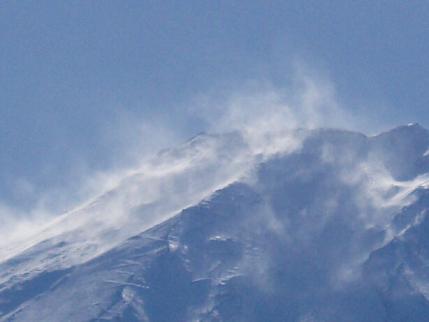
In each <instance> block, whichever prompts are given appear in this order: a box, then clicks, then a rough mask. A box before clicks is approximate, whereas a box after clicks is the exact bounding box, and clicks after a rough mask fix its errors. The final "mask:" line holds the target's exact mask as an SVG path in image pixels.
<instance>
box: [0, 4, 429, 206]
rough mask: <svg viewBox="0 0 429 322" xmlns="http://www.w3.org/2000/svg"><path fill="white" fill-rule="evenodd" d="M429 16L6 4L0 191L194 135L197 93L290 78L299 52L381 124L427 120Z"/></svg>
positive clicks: (28, 200) (18, 200)
mask: <svg viewBox="0 0 429 322" xmlns="http://www.w3.org/2000/svg"><path fill="white" fill-rule="evenodd" d="M428 18H429V2H427V1H396V0H393V1H335V0H334V1H329V2H326V1H302V0H300V1H252V0H249V1H190V0H189V1H141V0H140V1H7V0H5V1H1V3H0V40H1V47H0V147H1V153H0V182H1V183H0V200H3V201H4V202H6V203H10V204H14V205H19V206H22V207H25V206H31V205H32V204H33V203H34V202H35V201H36V200H37V199H38V198H39V197H40V194H41V193H42V192H46V191H50V189H54V190H55V189H57V188H59V187H65V186H67V187H70V190H73V187H77V186H78V185H79V184H80V182H81V181H82V178H84V177H85V176H87V175H89V174H90V173H92V172H93V171H95V170H100V169H101V170H102V169H109V168H112V167H115V166H120V165H122V163H126V162H129V160H131V159H132V153H131V154H130V155H128V154H129V153H128V152H127V151H129V150H133V149H137V148H141V147H142V143H141V142H143V146H144V145H145V144H146V145H148V146H151V147H152V148H153V146H157V145H158V143H159V145H160V146H161V145H168V141H169V140H168V139H169V138H170V136H168V135H167V136H165V137H164V140H160V138H159V137H157V136H159V135H160V134H159V132H158V131H155V129H156V128H157V124H163V127H164V128H166V129H168V130H171V132H175V133H178V135H177V136H178V137H179V138H180V139H182V138H183V139H184V138H186V137H190V136H192V135H194V134H195V133H198V132H199V131H202V130H204V129H205V127H204V123H202V122H201V120H200V119H199V118H198V117H195V116H193V115H191V114H190V113H189V111H188V110H187V106H188V105H189V104H191V102H193V99H194V97H195V96H196V95H199V94H203V93H206V92H211V93H213V92H214V93H216V91H217V90H219V91H222V90H223V89H234V88H239V87H240V86H241V85H242V84H243V83H247V82H252V81H255V80H256V81H267V82H270V83H272V84H274V85H275V86H278V87H280V88H281V87H287V86H288V83H289V82H290V75H291V73H292V67H291V66H292V65H293V62H294V61H297V60H298V61H300V62H303V63H305V65H307V66H310V67H311V68H312V69H314V70H317V71H318V72H320V73H321V74H323V75H325V76H326V77H328V78H329V79H330V80H331V81H332V82H333V83H334V84H335V87H336V91H337V94H338V96H339V98H340V100H341V102H342V105H343V106H345V107H346V108H347V109H348V111H349V113H351V114H356V115H357V116H359V117H361V116H362V114H365V115H367V117H368V118H370V119H371V124H372V125H371V126H372V127H375V128H377V129H378V128H383V127H384V126H386V125H388V126H393V125H395V124H403V123H408V122H413V121H418V122H420V123H421V124H422V125H424V126H426V127H429V113H428V112H427V102H428V100H429V91H428V90H427V88H428V87H429V86H428V85H429V76H428V75H429V70H428V69H429V56H428V55H427V53H428V49H429V48H428V47H429V19H428ZM139 122H144V123H145V124H154V126H153V128H154V130H153V131H150V130H149V131H146V132H144V134H145V135H143V136H142V135H141V132H139V130H137V128H139V127H138V123H139ZM136 124H137V125H136Z"/></svg>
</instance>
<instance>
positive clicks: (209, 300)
mask: <svg viewBox="0 0 429 322" xmlns="http://www.w3.org/2000/svg"><path fill="white" fill-rule="evenodd" d="M303 133H304V134H303ZM296 137H299V138H300V144H299V146H298V147H297V148H295V149H294V150H292V151H279V152H278V153H275V154H266V155H263V154H262V155H261V154H260V153H259V150H258V152H257V153H255V152H254V150H253V149H252V147H251V146H249V145H248V144H247V143H246V140H245V138H243V137H241V136H240V135H238V134H232V136H227V137H224V136H218V137H210V136H202V137H197V138H196V139H194V141H191V142H190V143H189V144H188V145H186V146H185V147H183V148H182V149H179V150H176V151H170V152H166V153H167V154H168V158H167V160H168V162H167V163H170V162H171V161H173V160H176V159H180V156H181V155H183V154H185V155H189V154H191V155H194V156H195V155H196V156H198V157H197V158H191V160H197V161H194V162H190V163H186V164H188V167H184V169H187V170H186V171H185V172H180V171H179V173H180V174H181V176H180V175H179V177H178V176H168V175H166V173H169V172H160V173H161V174H162V178H161V179H159V180H164V181H163V182H165V183H164V187H165V188H164V189H161V190H162V192H163V193H162V194H157V196H159V197H158V199H156V201H155V202H156V203H159V205H157V206H156V207H153V203H145V202H142V200H145V198H147V196H146V195H145V193H146V190H145V189H141V187H145V184H147V182H148V181H145V180H147V178H141V180H138V181H134V178H131V179H130V178H128V179H127V180H125V181H124V182H123V185H121V186H120V187H118V188H117V189H116V190H114V191H111V192H109V193H108V194H106V195H103V196H101V197H100V198H99V199H97V201H96V203H95V204H96V205H97V206H95V207H94V203H92V204H89V205H88V206H86V207H84V208H83V209H82V210H80V211H78V212H77V213H72V214H69V215H68V216H67V218H66V219H61V220H60V221H59V223H55V225H63V224H64V220H66V222H67V221H68V220H70V221H71V222H73V220H74V219H73V218H74V216H76V217H77V218H80V216H83V217H84V218H86V217H88V218H87V219H86V220H76V222H77V223H78V224H76V225H72V229H67V230H66V231H63V230H57V229H55V234H53V233H45V232H43V233H42V234H40V235H39V237H38V238H35V239H34V240H33V242H32V243H30V245H29V247H28V248H27V249H25V250H23V251H21V250H18V251H15V253H12V255H11V257H9V258H7V259H5V260H4V261H3V262H2V263H1V264H0V271H1V274H0V278H1V284H0V312H2V313H1V316H2V317H1V320H3V321H45V322H48V321H297V322H310V321H318V322H320V321H374V322H375V321H389V322H391V321H415V322H419V321H426V320H425V318H426V317H427V316H428V314H429V302H428V299H427V296H429V268H428V267H429V266H428V265H427V263H428V255H429V241H428V237H427V236H428V232H429V231H428V229H429V224H428V223H429V219H427V209H428V207H427V206H428V205H429V190H427V188H426V184H427V182H429V177H428V176H427V170H428V165H429V159H428V155H427V153H426V151H427V150H428V148H429V134H428V132H427V131H426V130H425V129H423V128H421V127H420V126H418V125H410V126H404V127H400V128H396V129H394V130H392V131H389V132H386V133H383V134H381V135H378V136H374V137H367V136H365V135H362V134H360V133H354V132H348V131H340V130H330V129H320V130H313V131H299V135H296ZM210 142H211V143H210ZM213 142H214V143H213ZM207 145H208V146H209V147H210V149H207V148H206V147H207ZM213 146H215V147H216V148H213ZM195 149H196V150H197V151H199V152H197V153H195V152H192V151H195ZM208 152H210V153H208ZM185 160H189V158H188V157H186V158H185ZM179 164H182V163H181V162H179ZM202 176H204V178H203V177H202ZM178 178H181V180H185V181H184V182H185V184H178V183H177V182H178V181H177V180H179V179H178ZM183 178H185V179H183ZM175 184H176V185H175ZM171 187H173V188H171ZM174 187H176V188H174ZM184 187H187V189H188V190H186V191H188V192H189V193H183V191H182V190H183V189H184ZM215 190H216V191H215ZM213 191H215V192H213ZM196 192H201V193H198V194H196ZM118 195H120V196H121V198H123V199H120V200H126V201H124V202H123V203H124V204H125V205H126V207H121V209H122V212H120V215H119V216H118V217H114V218H115V220H112V221H109V222H108V224H106V223H105V224H103V225H101V228H100V229H95V230H94V228H98V227H97V225H100V220H98V221H95V223H94V222H93V218H92V217H91V216H95V215H94V213H95V214H97V213H98V212H97V211H96V210H97V209H102V210H103V211H104V212H108V211H109V209H112V206H111V205H112V202H113V201H115V198H117V196H118ZM178 196H179V197H178ZM171 199H174V200H176V199H178V200H179V201H177V202H171V201H170V200H171ZM112 200H113V201H112ZM164 204H166V205H172V206H170V208H169V207H166V208H165V207H162V205H164ZM113 209H114V208H113ZM136 209H137V210H138V211H137V210H136ZM159 209H161V210H159ZM157 211H158V212H157ZM82 213H83V214H85V215H80V214H82ZM136 214H140V215H136ZM153 214H156V216H155V215H153ZM174 214H175V215H174ZM85 216H86V217H85ZM124 216H125V217H124ZM103 218H104V217H103V216H100V217H99V219H103ZM116 218H117V220H116ZM148 218H149V219H148ZM151 218H153V219H151ZM55 225H54V226H55ZM88 230H89V231H90V233H88V232H87V231H88ZM83 231H84V232H83ZM131 236H133V237H131ZM128 237H131V238H128ZM127 238H128V239H127ZM112 240H114V242H112ZM105 242H109V245H108V246H106V245H103V244H104V243H105ZM84 251H86V253H85V252H84ZM83 255H84V256H83Z"/></svg>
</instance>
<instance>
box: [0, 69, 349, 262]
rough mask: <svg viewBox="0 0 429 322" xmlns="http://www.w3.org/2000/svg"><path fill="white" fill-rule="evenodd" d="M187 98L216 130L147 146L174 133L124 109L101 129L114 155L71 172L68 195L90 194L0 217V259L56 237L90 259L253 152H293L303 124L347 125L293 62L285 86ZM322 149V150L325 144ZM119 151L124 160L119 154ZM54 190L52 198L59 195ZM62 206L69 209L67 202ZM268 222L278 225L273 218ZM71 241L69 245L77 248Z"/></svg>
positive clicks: (190, 198) (207, 188)
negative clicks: (110, 162)
mask: <svg viewBox="0 0 429 322" xmlns="http://www.w3.org/2000/svg"><path fill="white" fill-rule="evenodd" d="M189 106H190V107H189V109H188V112H189V113H190V114H193V115H195V114H196V115H197V116H198V118H199V120H200V121H201V122H203V123H204V124H205V126H204V128H205V129H206V131H205V132H207V133H215V134H213V135H210V134H208V135H199V136H196V137H195V138H194V139H192V140H190V141H188V142H187V143H185V144H184V145H181V146H179V147H177V148H172V149H167V150H164V151H163V152H160V153H158V154H156V153H155V152H154V151H155V149H156V147H158V146H163V145H164V146H165V145H166V144H167V142H171V144H172V145H175V144H176V142H177V141H180V139H177V138H181V137H183V133H182V132H181V131H180V130H177V131H175V128H174V126H172V125H171V124H170V126H169V125H168V124H167V125H163V124H162V122H161V123H160V122H158V121H157V122H155V123H154V124H152V123H151V122H150V121H149V122H147V121H146V122H143V121H142V122H140V121H138V120H137V118H134V117H132V116H129V115H126V114H124V115H125V116H121V117H119V118H118V119H119V120H120V122H119V125H118V126H117V127H116V128H115V129H109V130H106V133H107V134H106V136H107V137H108V140H111V141H112V142H113V141H114V142H113V144H112V153H116V154H117V155H118V156H119V157H118V158H117V159H118V160H119V161H117V162H116V163H117V165H118V166H116V167H115V168H114V170H109V171H100V172H98V173H88V172H84V175H82V174H81V175H78V177H86V178H87V179H86V180H85V181H83V182H82V184H81V188H80V189H77V190H78V192H77V195H79V196H90V198H88V199H87V201H85V202H82V203H80V204H79V205H78V206H77V207H74V210H72V211H67V212H65V213H64V214H63V215H61V216H58V214H57V213H55V212H53V211H49V207H40V209H41V210H38V211H34V214H30V215H27V216H21V217H20V218H21V219H22V220H21V219H20V220H16V222H14V221H15V219H13V220H12V219H11V218H15V215H9V216H5V217H4V218H6V219H5V221H9V225H7V226H6V227H9V228H8V230H9V231H12V232H13V233H10V234H8V235H5V236H9V237H8V238H4V239H3V241H2V243H1V244H0V248H1V251H0V255H2V256H3V258H7V257H10V256H13V255H15V254H17V253H19V252H21V251H23V250H24V249H27V248H28V247H30V246H32V245H34V244H36V243H38V242H41V241H43V240H46V239H52V238H56V236H60V235H63V236H65V237H62V238H64V239H65V240H66V242H67V243H69V244H70V245H72V246H70V247H75V246H76V245H80V244H85V245H86V246H85V247H87V246H88V245H90V247H92V248H93V249H95V250H94V251H92V252H89V255H88V258H90V257H91V256H93V255H94V254H98V253H100V252H103V251H105V250H107V249H109V248H110V247H113V246H114V245H116V244H117V243H119V242H120V241H122V240H124V239H126V238H128V237H130V236H132V235H133V234H137V233H139V232H141V231H143V230H146V229H148V228H150V227H152V226H153V225H156V224H158V223H160V222H162V221H164V220H167V219H168V218H170V217H172V216H174V215H175V214H177V213H179V212H180V211H181V210H182V209H184V208H186V207H188V206H190V205H193V204H196V203H198V202H200V201H201V200H203V199H204V198H207V197H208V196H210V195H211V194H212V193H213V192H214V191H215V190H217V189H220V188H222V187H225V186H226V185H228V184H230V183H232V182H234V181H236V180H238V179H240V178H243V177H246V176H248V177H249V174H251V173H252V169H253V167H254V165H255V164H257V163H258V162H260V161H261V160H268V159H269V158H270V157H271V156H273V155H277V154H282V155H284V154H290V153H293V152H295V151H298V150H299V149H300V148H301V145H302V142H303V140H304V139H305V137H306V135H307V134H308V131H306V130H307V129H315V128H319V127H341V128H354V127H355V125H354V124H353V122H351V119H352V118H351V117H350V116H349V115H348V114H347V113H346V112H345V111H344V109H342V108H341V106H340V103H339V102H338V99H337V95H336V93H335V88H334V86H333V84H332V83H331V82H330V81H329V80H327V79H325V78H323V77H319V76H317V75H316V74H315V73H311V72H308V70H306V69H305V68H298V69H297V72H296V75H295V76H294V77H293V80H292V81H291V82H290V84H289V85H288V86H286V87H284V88H279V87H276V86H274V85H272V84H270V83H268V82H249V83H248V84H247V85H246V86H244V87H242V88H241V89H238V90H231V91H222V90H219V91H213V92H211V93H206V94H204V95H198V96H197V97H195V98H193V99H192V100H191V103H190V104H189ZM193 117H194V118H195V116H193ZM177 128H180V126H178V127H177ZM176 132H177V133H176ZM115 140H116V141H115ZM147 142H149V143H150V142H152V144H146V143H147ZM153 142H156V143H153ZM325 157H327V158H329V151H327V152H326V153H325ZM121 158H124V159H126V160H127V161H126V162H121V161H120V160H121ZM130 159H132V160H133V161H132V162H130V161H129V160H130ZM123 164H126V165H127V166H123ZM64 191H65V192H67V190H64ZM53 195H55V196H57V197H58V196H59V193H54V194H53ZM58 199H59V200H63V199H62V198H61V197H59V198H58ZM64 199H65V200H66V199H67V198H64ZM80 199H82V198H80ZM45 204H49V202H48V203H44V205H45ZM63 204H65V205H67V207H69V204H70V201H69V200H66V201H65V202H64V203H63ZM46 209H48V210H46ZM69 209H70V208H69ZM9 213H13V211H9ZM39 213H41V214H43V215H40V214H39ZM47 218H48V219H47ZM49 218H51V219H49ZM12 223H13V224H12ZM272 225H274V226H276V225H277V224H276V223H275V221H273V222H272ZM73 245H74V246H73ZM76 247H77V246H76ZM79 247H80V246H79ZM79 247H78V248H77V249H75V251H74V253H78V252H80V251H81V249H80V248H79ZM88 247H89V246H88ZM85 258H86V257H85Z"/></svg>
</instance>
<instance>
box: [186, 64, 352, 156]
mask: <svg viewBox="0 0 429 322" xmlns="http://www.w3.org/2000/svg"><path fill="white" fill-rule="evenodd" d="M191 112H193V113H195V114H197V115H199V116H200V118H201V120H202V121H203V122H205V123H206V124H207V128H208V131H209V132H220V133H223V132H228V131H238V132H240V133H242V134H243V136H244V137H245V138H246V140H247V142H249V144H250V145H251V146H252V147H253V148H254V149H255V151H256V152H259V153H263V154H273V153H277V152H282V151H287V150H291V149H292V150H293V149H294V148H296V147H297V145H299V141H300V140H298V139H297V138H296V133H293V132H294V131H295V130H297V129H314V128H319V127H334V128H347V129H355V128H356V124H355V123H356V122H354V121H353V118H352V117H351V115H349V113H347V112H346V110H345V109H344V108H342V107H341V104H340V103H339V99H338V97H337V94H336V91H335V87H334V85H333V83H332V82H331V81H330V80H329V79H327V78H324V77H321V76H320V75H318V74H317V73H315V72H311V71H309V70H308V69H306V68H304V67H302V66H301V67H297V68H296V69H295V74H294V76H293V77H292V80H291V81H290V84H289V85H288V86H286V87H278V86H275V85H274V84H272V83H270V82H266V81H265V82H264V81H252V82H248V83H246V84H245V85H243V86H242V87H241V88H240V89H234V90H220V91H219V90H218V91H214V92H212V93H205V94H204V95H200V96H198V97H196V98H195V101H194V103H193V104H192V107H191ZM292 133H293V134H292Z"/></svg>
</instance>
